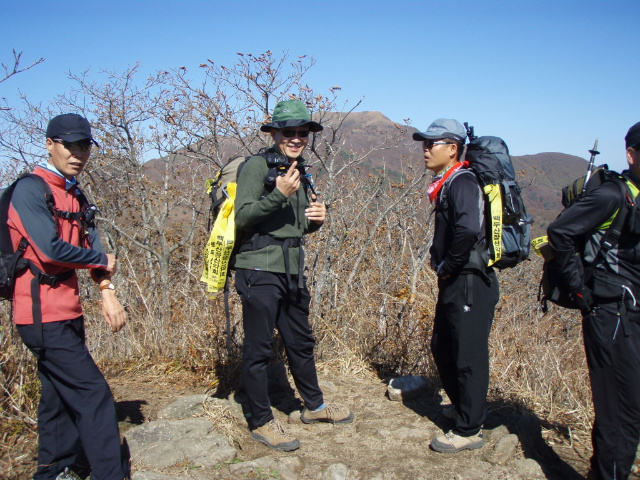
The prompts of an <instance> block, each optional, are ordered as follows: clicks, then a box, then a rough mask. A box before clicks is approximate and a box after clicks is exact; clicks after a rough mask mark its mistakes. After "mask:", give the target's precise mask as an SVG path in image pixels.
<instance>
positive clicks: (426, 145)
mask: <svg viewBox="0 0 640 480" xmlns="http://www.w3.org/2000/svg"><path fill="white" fill-rule="evenodd" d="M422 145H423V147H424V148H426V149H427V150H431V149H432V148H433V146H434V145H452V143H450V142H435V141H433V140H425V141H424V142H422Z"/></svg>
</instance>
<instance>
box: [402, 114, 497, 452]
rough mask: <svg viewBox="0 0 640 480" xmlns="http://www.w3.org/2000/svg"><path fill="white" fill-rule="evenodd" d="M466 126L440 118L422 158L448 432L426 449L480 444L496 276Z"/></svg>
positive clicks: (436, 351)
mask: <svg viewBox="0 0 640 480" xmlns="http://www.w3.org/2000/svg"><path fill="white" fill-rule="evenodd" d="M466 138H467V132H466V129H465V128H464V127H463V126H462V125H461V124H460V123H459V122H457V121H456V120H452V119H447V118H440V119H438V120H436V121H434V122H433V123H432V124H431V125H429V128H427V130H426V131H425V132H419V133H414V134H413V139H414V140H417V141H422V149H423V153H424V161H425V166H426V167H427V169H429V170H431V171H432V172H433V173H434V174H435V176H434V178H433V181H432V183H431V185H430V186H429V189H428V194H429V200H430V201H431V203H433V204H435V231H434V234H433V244H432V245H431V249H430V253H431V268H433V270H435V272H436V274H437V275H438V290H439V292H438V303H437V304H436V315H435V319H434V325H433V337H432V339H431V351H432V352H433V358H434V360H435V362H436V366H437V367H438V374H439V375H440V380H441V381H442V385H443V387H444V390H445V391H446V392H447V395H448V396H449V399H450V400H451V406H450V407H449V408H445V410H444V411H443V414H444V415H445V416H446V417H448V418H450V419H451V420H453V421H454V422H455V424H454V426H453V428H452V430H451V431H450V432H448V433H446V434H444V435H440V436H438V437H437V438H434V439H433V441H432V442H431V445H430V446H431V448H432V449H433V450H436V451H438V452H443V453H455V452H459V451H461V450H469V449H474V448H480V447H482V446H483V445H484V444H485V440H484V438H483V436H482V424H483V423H484V421H485V418H486V405H487V391H488V388H489V332H490V331H491V324H492V323H493V313H494V309H495V306H496V304H497V303H498V298H499V287H498V279H497V277H496V274H495V272H494V271H493V269H492V268H487V260H488V248H487V239H486V233H485V221H484V195H483V193H482V191H481V190H480V186H479V184H478V180H477V179H476V176H475V174H474V173H473V171H472V170H471V169H469V168H467V167H468V164H467V163H466V162H462V161H461V156H462V154H463V152H464V143H465V140H466Z"/></svg>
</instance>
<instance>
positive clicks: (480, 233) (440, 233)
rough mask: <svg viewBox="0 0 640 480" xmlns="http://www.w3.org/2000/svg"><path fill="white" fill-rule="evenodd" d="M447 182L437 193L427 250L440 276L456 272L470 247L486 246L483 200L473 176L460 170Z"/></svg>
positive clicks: (464, 263) (467, 257)
mask: <svg viewBox="0 0 640 480" xmlns="http://www.w3.org/2000/svg"><path fill="white" fill-rule="evenodd" d="M448 182H449V184H448V185H447V184H445V185H444V186H443V188H442V190H441V192H440V193H439V194H438V200H437V203H436V210H435V215H436V217H435V230H434V234H433V243H432V245H431V249H430V253H431V265H432V266H436V267H437V266H440V265H441V267H440V268H439V275H440V276H447V275H455V274H457V273H460V271H461V270H462V269H463V268H465V267H467V266H468V264H469V257H470V254H471V251H472V250H473V249H474V247H475V246H476V245H486V233H485V224H484V198H483V194H482V192H481V190H480V186H479V185H478V180H477V179H476V176H475V175H473V174H471V173H467V172H463V171H460V172H456V173H455V174H454V175H453V176H452V177H451V178H450V179H449V180H448ZM443 194H444V195H445V196H446V200H445V201H443V198H442V195H443ZM443 204H444V205H443ZM485 248H486V246H485ZM485 265H486V264H485Z"/></svg>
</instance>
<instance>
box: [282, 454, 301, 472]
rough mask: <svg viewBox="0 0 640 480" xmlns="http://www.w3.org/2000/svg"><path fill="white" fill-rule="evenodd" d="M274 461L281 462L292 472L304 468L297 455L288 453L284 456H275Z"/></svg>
mask: <svg viewBox="0 0 640 480" xmlns="http://www.w3.org/2000/svg"><path fill="white" fill-rule="evenodd" d="M276 462H278V463H281V464H283V465H284V466H286V467H287V468H288V469H289V470H291V471H292V472H294V473H300V472H301V471H302V469H303V468H304V462H303V461H302V458H300V457H299V456H298V455H288V456H286V457H276Z"/></svg>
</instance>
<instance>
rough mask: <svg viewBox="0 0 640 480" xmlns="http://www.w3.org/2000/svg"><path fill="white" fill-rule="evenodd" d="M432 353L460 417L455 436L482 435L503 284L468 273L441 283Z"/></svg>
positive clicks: (492, 275) (491, 275) (492, 276)
mask: <svg viewBox="0 0 640 480" xmlns="http://www.w3.org/2000/svg"><path fill="white" fill-rule="evenodd" d="M438 288H439V292H438V303H437V304H436V315H435V320H434V325H433V336H432V338H431V351H432V353H433V358H434V360H435V362H436V366H437V368H438V374H439V375H440V380H441V382H442V386H443V387H444V390H445V392H447V395H448V396H449V399H450V400H451V403H452V404H453V405H455V407H456V410H457V412H458V418H457V420H456V424H455V427H454V428H453V432H454V433H455V434H457V435H460V436H463V437H468V436H471V435H476V434H477V433H478V432H479V431H480V430H481V429H482V424H483V423H484V421H485V419H486V406H487V392H488V389H489V332H490V331H491V324H492V323H493V313H494V310H495V306H496V304H497V303H498V299H499V296H500V292H499V286H498V279H497V277H496V274H495V273H494V272H493V271H492V270H491V271H489V272H487V274H486V275H481V274H475V273H468V274H466V273H465V274H461V275H457V276H454V277H450V278H447V279H440V280H439V281H438Z"/></svg>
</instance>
